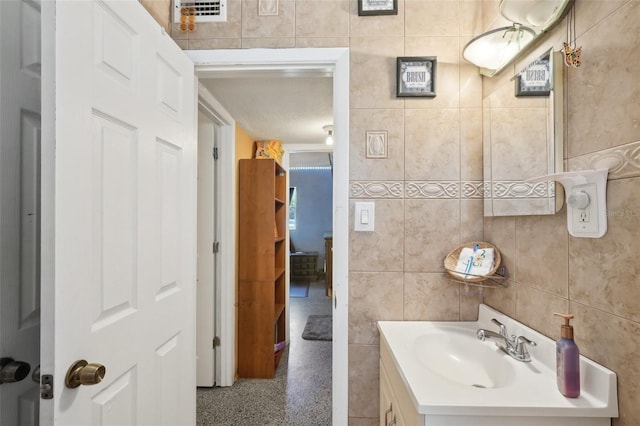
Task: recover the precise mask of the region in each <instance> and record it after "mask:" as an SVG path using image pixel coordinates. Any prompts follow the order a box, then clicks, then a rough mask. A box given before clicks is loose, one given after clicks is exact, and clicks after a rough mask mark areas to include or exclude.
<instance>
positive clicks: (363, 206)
mask: <svg viewBox="0 0 640 426" xmlns="http://www.w3.org/2000/svg"><path fill="white" fill-rule="evenodd" d="M353 223H354V226H353V229H354V231H364V232H373V231H374V230H375V203H374V202H373V201H356V208H355V213H354V217H353Z"/></svg>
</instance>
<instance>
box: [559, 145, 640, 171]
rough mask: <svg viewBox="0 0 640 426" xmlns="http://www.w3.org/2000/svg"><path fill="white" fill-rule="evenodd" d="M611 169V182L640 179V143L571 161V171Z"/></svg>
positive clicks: (586, 155)
mask: <svg viewBox="0 0 640 426" xmlns="http://www.w3.org/2000/svg"><path fill="white" fill-rule="evenodd" d="M605 167H607V168H608V169H609V180H614V179H625V178H632V177H640V141H635V142H631V143H628V144H626V145H621V146H616V147H614V148H608V149H603V150H602V151H598V152H593V153H590V154H585V155H580V156H578V157H575V158H570V159H569V171H575V170H586V169H602V168H605Z"/></svg>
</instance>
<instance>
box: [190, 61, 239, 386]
mask: <svg viewBox="0 0 640 426" xmlns="http://www.w3.org/2000/svg"><path fill="white" fill-rule="evenodd" d="M196 75H197V72H196ZM198 104H199V108H202V109H204V110H205V111H206V112H207V115H209V118H210V119H211V120H212V121H213V122H214V124H215V125H216V126H217V130H216V139H217V146H218V150H219V160H218V161H217V163H216V170H215V174H216V176H215V178H216V182H217V185H218V194H217V195H216V205H215V210H216V213H215V214H216V218H217V223H216V231H217V232H216V233H217V236H218V242H219V243H220V251H219V252H218V254H217V259H216V266H217V268H216V290H215V293H216V299H215V307H214V310H215V319H216V320H215V322H216V326H215V331H216V336H218V337H219V338H220V346H219V347H218V348H217V349H216V365H215V371H216V374H215V381H216V386H231V385H233V382H234V380H235V370H236V368H235V353H236V344H235V280H236V266H235V261H236V259H235V253H236V235H235V221H236V203H237V201H236V198H237V197H236V192H237V191H236V190H235V183H236V167H235V164H236V155H235V138H236V130H235V127H236V122H235V120H234V119H233V117H231V115H229V113H228V112H227V111H226V110H225V109H224V107H223V106H222V105H221V104H220V103H219V102H218V101H217V100H216V99H215V98H214V97H213V96H212V95H211V93H210V92H209V91H208V90H207V89H206V88H205V87H204V86H203V85H202V84H198ZM225 283H227V285H225ZM228 283H231V285H229V284H228Z"/></svg>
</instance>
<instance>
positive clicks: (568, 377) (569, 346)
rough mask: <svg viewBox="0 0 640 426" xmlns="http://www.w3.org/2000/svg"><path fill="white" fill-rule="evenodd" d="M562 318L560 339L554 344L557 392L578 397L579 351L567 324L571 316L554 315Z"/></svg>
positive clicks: (570, 328) (570, 327)
mask: <svg viewBox="0 0 640 426" xmlns="http://www.w3.org/2000/svg"><path fill="white" fill-rule="evenodd" d="M554 315H557V316H559V317H562V318H564V324H563V325H562V326H561V327H560V339H559V340H558V342H557V344H556V369H557V371H556V377H557V383H558V390H559V391H560V393H561V394H563V395H564V396H566V397H567V398H577V397H578V396H580V351H579V349H578V345H576V342H575V341H574V340H573V327H572V326H571V324H570V323H569V321H570V320H571V319H573V315H571V314H559V313H554Z"/></svg>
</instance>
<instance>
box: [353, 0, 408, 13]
mask: <svg viewBox="0 0 640 426" xmlns="http://www.w3.org/2000/svg"><path fill="white" fill-rule="evenodd" d="M397 14H398V0H358V15H359V16H372V15H397Z"/></svg>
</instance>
